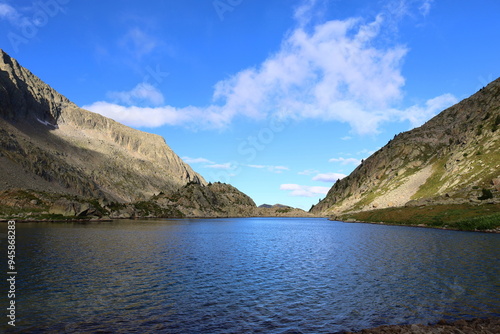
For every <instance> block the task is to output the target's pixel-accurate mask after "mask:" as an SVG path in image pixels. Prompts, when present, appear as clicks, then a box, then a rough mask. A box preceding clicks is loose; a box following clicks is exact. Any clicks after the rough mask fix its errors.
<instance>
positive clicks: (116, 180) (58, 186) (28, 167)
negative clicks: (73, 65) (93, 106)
mask: <svg viewBox="0 0 500 334" xmlns="http://www.w3.org/2000/svg"><path fill="white" fill-rule="evenodd" d="M188 182H194V183H199V184H203V185H204V184H206V182H205V180H204V179H203V177H201V176H200V175H199V174H197V173H195V172H194V171H193V170H192V169H191V167H190V166H189V165H187V164H186V163H184V162H183V161H182V160H181V159H180V158H179V157H178V156H177V155H176V154H175V153H174V152H173V151H172V150H171V149H170V147H169V146H168V145H167V144H166V143H165V140H164V139H163V138H162V137H161V136H158V135H154V134H149V133H145V132H142V131H138V130H135V129H132V128H129V127H127V126H124V125H122V124H120V123H117V122H115V121H113V120H111V119H108V118H106V117H103V116H101V115H98V114H95V113H92V112H90V111H87V110H83V109H81V108H79V107H78V106H76V105H75V104H73V103H72V102H70V101H69V100H68V99H67V98H65V97H64V96H62V95H60V94H59V93H57V92H56V91H55V90H54V89H52V88H51V87H50V86H48V85H47V84H45V83H44V82H43V81H41V80H40V79H39V78H37V77H36V76H34V75H33V74H32V73H31V72H30V71H28V70H27V69H25V68H23V67H22V66H20V65H19V64H18V63H17V61H16V60H14V59H12V58H11V57H9V56H8V55H7V54H6V53H5V52H3V51H2V50H0V190H5V189H11V188H22V189H35V190H44V191H53V192H59V193H67V194H74V195H81V196H89V197H95V198H106V199H108V200H115V201H119V202H129V201H136V200H142V199H146V198H149V197H150V196H152V195H154V194H156V193H159V192H161V191H163V192H172V191H176V190H177V189H179V188H180V187H182V186H184V185H185V184H187V183H188Z"/></svg>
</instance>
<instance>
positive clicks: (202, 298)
mask: <svg viewBox="0 0 500 334" xmlns="http://www.w3.org/2000/svg"><path fill="white" fill-rule="evenodd" d="M2 226H3V225H2ZM3 228H4V229H5V226H4V227H3ZM5 236H6V234H5V233H4V234H3V237H2V238H1V239H0V243H1V247H2V249H7V244H8V243H7V238H6V237H5ZM2 261H3V265H4V267H3V268H6V257H5V256H4V257H2ZM16 270H17V276H16V326H15V327H12V326H8V325H6V321H3V322H2V326H4V330H5V331H6V332H29V333H46V332H50V333H92V332H106V333H132V332H135V333H154V332H159V333H257V332H261V333H332V332H338V331H343V330H361V329H363V328H370V327H376V326H379V325H385V324H413V323H422V324H427V323H435V322H437V321H439V320H440V319H445V320H457V319H471V318H477V317H480V318H483V317H498V316H500V235H498V234H488V233H474V232H458V231H446V230H436V229H427V228H415V227H403V226H384V225H372V224H362V223H342V222H333V221H328V220H327V219H322V218H234V219H233V218H226V219H189V220H188V219H179V220H167V219H164V220H160V219H154V220H120V221H113V222H95V223H94V222H93V223H86V224H82V223H17V224H16ZM4 273H5V271H4ZM1 288H2V289H3V290H6V289H7V285H6V284H2V287H1ZM1 293H2V295H4V296H6V295H7V293H8V291H1ZM3 300H5V298H4V299H3ZM6 306H8V305H7V304H6V303H5V302H4V303H3V306H2V308H3V309H4V313H5V314H4V315H3V317H4V319H5V315H6V311H5V308H6Z"/></svg>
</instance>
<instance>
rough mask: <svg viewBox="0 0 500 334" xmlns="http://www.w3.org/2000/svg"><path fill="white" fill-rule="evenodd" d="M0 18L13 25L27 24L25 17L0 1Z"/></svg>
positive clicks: (21, 25)
mask: <svg viewBox="0 0 500 334" xmlns="http://www.w3.org/2000/svg"><path fill="white" fill-rule="evenodd" d="M0 19H2V20H6V21H7V22H9V23H10V24H11V25H13V26H15V27H23V26H26V25H27V24H29V21H28V20H27V18H26V17H24V16H23V15H21V13H19V11H18V10H17V9H16V8H14V7H12V6H11V5H9V4H7V3H4V2H0Z"/></svg>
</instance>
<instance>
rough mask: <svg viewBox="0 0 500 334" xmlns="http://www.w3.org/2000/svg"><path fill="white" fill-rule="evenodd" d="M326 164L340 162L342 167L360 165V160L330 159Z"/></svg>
mask: <svg viewBox="0 0 500 334" xmlns="http://www.w3.org/2000/svg"><path fill="white" fill-rule="evenodd" d="M328 162H340V163H341V164H342V165H349V164H353V165H359V164H360V163H361V160H359V159H356V158H342V157H341V158H332V159H330V160H328Z"/></svg>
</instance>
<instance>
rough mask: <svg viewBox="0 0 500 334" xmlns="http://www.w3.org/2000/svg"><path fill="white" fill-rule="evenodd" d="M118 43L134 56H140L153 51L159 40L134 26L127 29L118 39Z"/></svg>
mask: <svg viewBox="0 0 500 334" xmlns="http://www.w3.org/2000/svg"><path fill="white" fill-rule="evenodd" d="M118 45H119V46H120V47H121V48H122V49H124V50H126V51H127V52H129V53H130V54H132V55H133V56H134V57H135V58H142V57H143V56H145V55H148V54H150V53H151V52H153V51H154V50H155V49H156V47H157V46H158V45H159V41H158V40H157V39H156V38H154V37H153V36H151V35H149V34H148V33H146V32H145V31H144V30H143V29H141V28H138V27H135V28H131V29H130V30H128V31H127V33H126V34H125V35H124V36H123V37H122V38H121V39H120V40H119V42H118Z"/></svg>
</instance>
